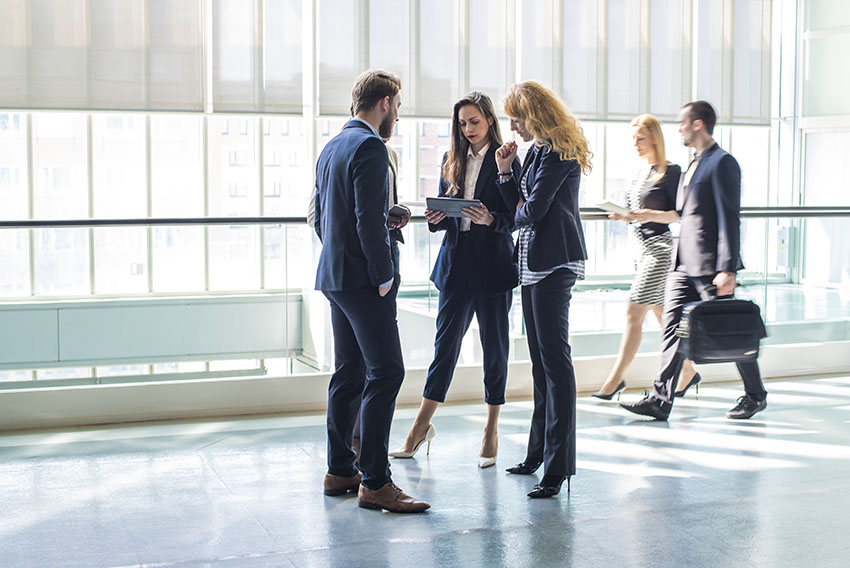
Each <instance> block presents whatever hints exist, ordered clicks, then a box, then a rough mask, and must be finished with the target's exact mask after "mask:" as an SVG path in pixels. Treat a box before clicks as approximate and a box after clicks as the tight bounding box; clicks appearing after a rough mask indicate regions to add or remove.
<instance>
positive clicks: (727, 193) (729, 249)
mask: <svg viewBox="0 0 850 568" xmlns="http://www.w3.org/2000/svg"><path fill="white" fill-rule="evenodd" d="M683 179H684V178H683ZM676 210H677V212H678V213H679V224H680V230H679V239H678V242H677V244H676V246H675V247H674V248H673V261H672V262H673V268H674V269H675V270H679V271H680V272H684V273H685V274H687V275H688V276H692V277H697V276H714V275H715V274H717V273H718V272H737V271H738V270H740V269H741V268H743V264H742V263H741V168H740V167H739V166H738V162H737V161H736V160H735V158H734V157H733V156H732V155H731V154H729V153H728V152H726V151H725V150H723V149H722V148H720V146H718V145H717V144H714V145H713V146H711V147H710V148H708V149H707V150H706V151H705V154H704V155H703V156H702V158H701V159H700V161H699V163H698V164H697V169H696V171H695V172H694V174H693V176H692V177H691V181H690V184H689V185H688V187H687V189H685V188H684V186H683V185H682V184H680V186H679V191H678V193H677V196H676Z"/></svg>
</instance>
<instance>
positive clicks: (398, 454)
mask: <svg viewBox="0 0 850 568" xmlns="http://www.w3.org/2000/svg"><path fill="white" fill-rule="evenodd" d="M436 435H437V430H436V429H435V428H434V425H433V424H429V425H428V431H427V432H425V437H424V438H422V439H421V440H419V443H418V444H416V446H414V448H413V451H411V452H406V451H404V446H402V447H400V448H399V449H397V450H393V451H391V452H390V453H389V456H390V457H391V458H412V457H413V456H415V455H416V452H418V451H419V448H421V447H422V444H424V443H426V442H427V443H428V446H427V447H426V449H425V455H426V456H427V455H428V454H430V453H431V440H433V439H434V436H436Z"/></svg>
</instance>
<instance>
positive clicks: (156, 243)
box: [151, 226, 206, 292]
mask: <svg viewBox="0 0 850 568" xmlns="http://www.w3.org/2000/svg"><path fill="white" fill-rule="evenodd" d="M151 230H152V232H153V251H152V252H153V267H152V269H151V272H152V274H151V275H152V277H153V291H154V292H198V291H202V290H205V289H206V286H205V281H204V279H205V274H204V228H203V227H189V226H176V227H163V226H157V227H153V228H152V229H151Z"/></svg>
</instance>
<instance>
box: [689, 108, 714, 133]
mask: <svg viewBox="0 0 850 568" xmlns="http://www.w3.org/2000/svg"><path fill="white" fill-rule="evenodd" d="M682 108H683V109H686V110H687V111H688V118H690V120H691V122H693V121H695V120H701V121H702V123H703V124H704V125H705V130H706V131H707V132H708V133H709V134H714V125H715V124H717V113H715V112H714V107H712V106H711V105H710V104H709V103H707V102H705V101H693V102H690V103H688V104H686V105H685V106H683V107H682Z"/></svg>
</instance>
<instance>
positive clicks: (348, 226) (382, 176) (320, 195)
mask: <svg viewBox="0 0 850 568" xmlns="http://www.w3.org/2000/svg"><path fill="white" fill-rule="evenodd" d="M388 168H389V157H388V156H387V148H386V146H384V142H383V141H382V140H381V139H380V138H378V137H377V136H376V135H375V134H374V133H373V132H372V131H371V130H370V129H369V127H368V126H366V125H365V124H363V123H362V122H360V121H359V120H351V121H349V122H348V124H346V125H345V127H344V128H343V130H342V132H340V133H339V134H337V135H336V136H334V137H333V139H332V140H331V141H330V142H328V144H327V146H325V148H324V150H322V153H321V155H320V156H319V161H318V163H317V164H316V187H317V192H316V205H315V208H316V209H315V219H316V224H315V230H316V234H317V235H318V236H319V240H321V241H322V253H321V255H320V256H319V266H318V268H317V270H316V289H317V290H323V291H344V290H356V289H359V288H365V287H368V286H380V285H381V284H383V283H385V282H387V281H389V280H392V278H393V276H394V274H395V270H396V269H395V260H396V259H394V255H393V252H392V248H391V247H390V237H389V232H388V231H387V200H388V198H389V193H388V192H389V183H388V182H389V180H388V175H387V174H388V171H389V170H388Z"/></svg>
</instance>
